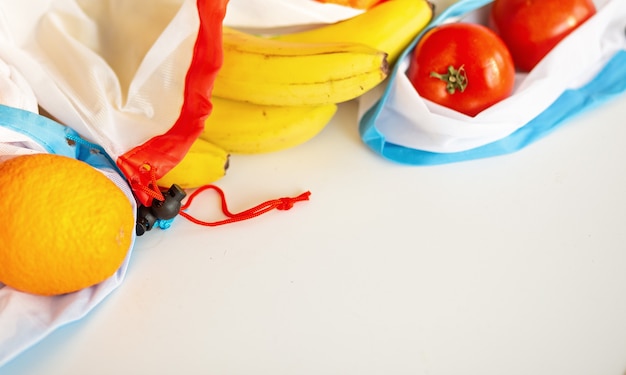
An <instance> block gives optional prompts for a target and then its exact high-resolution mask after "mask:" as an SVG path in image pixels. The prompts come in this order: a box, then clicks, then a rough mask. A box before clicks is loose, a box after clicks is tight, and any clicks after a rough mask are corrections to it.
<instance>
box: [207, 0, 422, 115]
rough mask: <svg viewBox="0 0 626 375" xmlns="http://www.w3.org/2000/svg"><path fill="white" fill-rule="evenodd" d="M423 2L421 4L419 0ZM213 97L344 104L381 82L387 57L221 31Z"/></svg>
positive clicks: (354, 46)
mask: <svg viewBox="0 0 626 375" xmlns="http://www.w3.org/2000/svg"><path fill="white" fill-rule="evenodd" d="M420 1H421V0H420ZM223 31H224V32H223V53H224V61H223V64H222V67H221V69H220V70H219V72H218V74H217V77H216V79H215V82H214V87H213V95H215V96H219V97H222V98H226V99H231V100H239V101H244V102H250V103H255V104H262V105H279V106H288V105H292V106H303V105H322V104H334V103H340V102H345V101H348V100H351V99H354V98H356V97H358V96H360V95H362V94H363V93H365V92H366V91H368V90H370V89H372V88H373V87H375V86H376V85H378V84H379V83H381V82H382V81H383V80H384V79H385V78H386V77H387V75H388V73H389V66H388V64H387V58H386V57H387V54H386V53H384V52H382V51H379V50H377V49H375V48H372V47H368V46H366V45H363V44H360V43H353V42H350V43H335V42H333V43H310V42H306V43H301V42H283V41H279V40H273V39H269V38H263V37H258V36H254V35H252V34H247V33H243V32H240V31H236V30H233V29H231V28H228V27H224V28H223Z"/></svg>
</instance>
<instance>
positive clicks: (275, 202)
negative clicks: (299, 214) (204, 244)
mask: <svg viewBox="0 0 626 375" xmlns="http://www.w3.org/2000/svg"><path fill="white" fill-rule="evenodd" d="M208 189H212V190H214V191H216V192H217V193H218V194H219V196H220V199H221V204H222V212H223V213H224V215H226V216H227V217H228V219H224V220H219V221H213V222H207V221H202V220H199V219H196V218H195V217H193V216H191V215H189V214H188V213H186V212H185V210H186V209H188V208H189V206H190V205H191V203H192V202H193V200H194V198H195V197H197V196H198V194H200V193H202V192H203V191H205V190H208ZM310 195H311V192H310V191H306V192H304V193H302V194H300V195H298V196H297V197H293V198H278V199H272V200H269V201H267V202H263V203H261V204H259V205H257V206H254V207H252V208H250V209H248V210H245V211H241V212H238V213H232V212H230V211H229V210H228V205H227V204H226V196H225V194H224V191H223V190H222V189H220V188H219V187H217V186H215V185H206V186H202V187H200V188H198V189H196V190H195V191H194V192H193V193H192V194H191V195H189V198H188V199H187V201H186V202H185V204H184V205H183V206H182V207H181V208H180V216H182V217H184V218H185V219H187V220H189V221H191V222H193V223H195V224H198V225H204V226H207V227H215V226H218V225H224V224H229V223H234V222H237V221H243V220H247V219H252V218H254V217H257V216H259V215H262V214H264V213H266V212H269V211H271V210H274V209H276V210H282V211H285V210H289V209H291V207H293V205H294V204H295V203H297V202H301V201H308V200H309V196H310Z"/></svg>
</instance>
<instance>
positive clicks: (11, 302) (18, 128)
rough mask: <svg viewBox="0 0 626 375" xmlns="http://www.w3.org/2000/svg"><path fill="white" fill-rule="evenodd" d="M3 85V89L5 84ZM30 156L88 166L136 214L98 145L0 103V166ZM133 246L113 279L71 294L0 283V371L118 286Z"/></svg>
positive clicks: (131, 198)
mask: <svg viewBox="0 0 626 375" xmlns="http://www.w3.org/2000/svg"><path fill="white" fill-rule="evenodd" d="M2 83H3V88H6V87H7V85H6V83H7V80H2ZM26 89H28V87H26ZM3 93H4V91H3ZM14 94H15V92H14ZM11 98H12V99H16V100H4V99H5V98H2V99H3V100H2V103H6V102H11V101H12V102H13V103H11V104H15V102H16V101H18V102H19V101H22V102H23V103H24V104H26V103H27V105H25V106H22V107H26V108H29V107H30V109H32V107H31V105H32V103H33V101H32V100H28V95H23V96H20V95H13V96H12V97H11ZM23 99H25V100H23ZM31 99H34V98H31ZM35 109H36V107H35ZM68 140H72V141H73V142H68ZM93 151H97V152H93ZM32 153H53V154H58V155H64V156H68V157H72V158H75V159H78V160H82V161H84V162H86V163H88V164H90V165H91V166H92V167H94V168H96V169H98V170H99V171H100V172H102V173H103V174H104V175H105V176H107V177H108V178H109V179H110V180H111V181H113V182H114V183H115V184H116V185H117V186H118V187H119V188H120V189H121V190H122V191H123V192H124V193H125V194H126V196H127V197H128V200H129V201H130V203H131V205H132V206H133V211H135V210H136V201H135V198H134V196H133V194H132V192H131V190H130V187H129V186H128V184H127V182H126V180H125V179H124V178H123V177H122V176H121V174H120V173H119V171H118V169H117V168H116V166H115V164H114V163H113V162H112V160H111V159H110V158H109V157H108V156H107V155H106V154H105V153H104V150H103V149H102V148H101V147H99V146H97V145H93V144H89V143H88V142H86V141H81V138H80V136H79V135H78V133H76V132H75V131H73V130H72V129H70V128H68V127H66V126H63V125H60V124H58V123H56V122H54V121H52V120H50V119H48V118H47V117H43V116H40V115H38V114H36V113H35V112H32V111H30V110H26V109H20V108H15V107H11V106H6V105H4V104H0V162H2V161H3V160H6V159H8V158H10V157H14V156H17V155H23V154H32ZM26 199H27V198H26ZM68 199H71V198H68ZM133 243H134V235H133V241H132V242H131V247H130V248H129V250H128V254H127V256H126V259H125V260H124V262H123V264H122V266H121V267H120V268H119V269H118V271H117V272H116V273H115V274H114V275H113V276H112V277H110V278H108V279H107V280H105V281H103V282H102V283H100V284H98V285H95V286H93V287H90V288H86V289H83V290H80V291H78V292H75V293H69V294H64V295H61V296H54V297H46V296H37V295H34V294H29V293H24V292H20V291H17V290H15V289H12V288H10V287H7V286H4V285H3V284H2V283H0V367H2V366H3V365H4V364H6V363H7V362H8V361H10V360H11V359H12V358H14V357H15V356H17V355H18V354H20V353H21V352H22V351H24V350H26V349H27V348H29V347H30V346H32V345H33V344H35V343H37V342H38V341H40V340H41V339H43V338H44V337H46V336H47V335H48V334H50V333H51V332H52V331H54V330H55V329H57V328H58V327H60V326H62V325H64V324H67V323H69V322H72V321H75V320H78V319H80V318H82V317H84V316H85V315H86V314H87V313H88V312H89V311H90V310H91V309H92V308H94V307H95V306H96V305H97V304H98V303H100V302H101V301H102V300H103V299H104V298H105V297H106V296H107V295H109V294H110V293H111V292H112V291H113V290H114V289H115V288H116V287H117V286H119V285H120V283H121V282H122V280H123V277H124V275H125V273H126V268H127V266H128V260H129V258H130V254H131V250H132V244H133Z"/></svg>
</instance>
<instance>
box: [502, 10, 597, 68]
mask: <svg viewBox="0 0 626 375" xmlns="http://www.w3.org/2000/svg"><path fill="white" fill-rule="evenodd" d="M595 13H596V8H595V6H594V4H593V1H592V0H495V1H494V2H493V4H492V7H491V22H492V26H493V28H494V30H495V31H496V32H497V33H498V34H499V35H500V37H501V38H502V40H504V42H505V43H506V45H507V46H508V47H509V50H510V51H511V55H513V60H514V61H515V64H516V66H517V68H518V69H519V70H521V71H526V72H528V71H530V70H532V68H534V67H535V65H537V63H538V62H539V61H540V60H541V59H542V58H543V57H544V56H545V55H546V54H547V53H548V52H550V50H552V48H554V46H555V45H557V43H559V42H560V41H561V40H562V39H563V38H565V37H566V36H567V35H568V34H569V33H571V32H572V31H574V29H576V28H577V27H578V26H579V25H580V24H582V23H583V22H585V21H586V20H587V19H589V17H591V16H593V15H594V14H595Z"/></svg>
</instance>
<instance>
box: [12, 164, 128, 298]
mask: <svg viewBox="0 0 626 375" xmlns="http://www.w3.org/2000/svg"><path fill="white" fill-rule="evenodd" d="M0 213H2V216H3V220H2V223H0V281H1V282H3V283H4V284H6V285H8V286H10V287H13V288H15V289H18V290H21V291H24V292H28V293H33V294H40V295H58V294H64V293H69V292H74V291H77V290H80V289H83V288H86V287H89V286H92V285H95V284H97V283H99V282H101V281H104V280H105V279H107V278H108V277H110V276H112V275H113V274H114V273H115V272H116V271H117V270H118V269H119V267H120V266H121V265H122V263H123V261H124V259H125V257H126V255H127V253H128V250H129V248H130V245H131V241H132V235H133V231H134V230H135V220H134V212H133V207H132V205H131V203H130V201H129V200H128V198H127V197H126V195H125V194H124V193H123V192H122V190H121V189H120V188H118V187H117V185H115V183H113V182H112V181H111V180H110V179H109V178H107V177H106V176H105V175H104V174H102V173H101V172H99V171H98V170H97V169H95V168H93V167H91V166H90V165H89V164H87V163H85V162H82V161H79V160H76V159H72V158H69V157H65V156H60V155H52V154H35V155H23V156H17V157H14V158H12V159H9V160H7V161H4V162H2V163H0Z"/></svg>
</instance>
